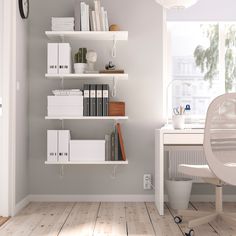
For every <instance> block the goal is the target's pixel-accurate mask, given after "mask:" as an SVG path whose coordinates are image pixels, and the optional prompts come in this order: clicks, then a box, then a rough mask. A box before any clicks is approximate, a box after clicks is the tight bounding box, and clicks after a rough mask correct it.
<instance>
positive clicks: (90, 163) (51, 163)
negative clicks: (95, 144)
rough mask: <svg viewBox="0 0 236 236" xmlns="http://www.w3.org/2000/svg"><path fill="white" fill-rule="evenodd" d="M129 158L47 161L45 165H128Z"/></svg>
mask: <svg viewBox="0 0 236 236" xmlns="http://www.w3.org/2000/svg"><path fill="white" fill-rule="evenodd" d="M128 164H129V162H128V160H126V161H103V162H101V161H100V162H99V161H93V162H92V161H91V162H72V161H71V162H49V161H45V165H128Z"/></svg>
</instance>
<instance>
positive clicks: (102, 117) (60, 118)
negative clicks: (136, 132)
mask: <svg viewBox="0 0 236 236" xmlns="http://www.w3.org/2000/svg"><path fill="white" fill-rule="evenodd" d="M45 119H46V120H128V119H129V117H128V116H80V117H66V116H65V117H49V116H46V117H45Z"/></svg>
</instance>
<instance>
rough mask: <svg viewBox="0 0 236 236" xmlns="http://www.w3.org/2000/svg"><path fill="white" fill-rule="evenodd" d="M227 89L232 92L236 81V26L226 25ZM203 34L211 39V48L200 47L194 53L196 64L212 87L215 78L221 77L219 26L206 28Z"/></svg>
mask: <svg viewBox="0 0 236 236" xmlns="http://www.w3.org/2000/svg"><path fill="white" fill-rule="evenodd" d="M225 27H226V30H225V32H226V35H225V48H226V51H225V89H226V92H230V91H231V90H232V87H233V82H234V81H236V26H235V25H225ZM202 28H203V32H204V33H205V34H206V36H207V38H208V39H209V43H210V44H209V45H210V46H209V47H208V48H204V47H203V46H202V45H198V46H197V47H196V49H195V51H194V58H195V63H196V66H197V67H198V68H200V69H201V72H202V73H204V80H205V81H209V85H210V87H212V83H213V80H214V78H216V76H217V75H219V69H218V63H219V24H214V25H208V26H204V27H202Z"/></svg>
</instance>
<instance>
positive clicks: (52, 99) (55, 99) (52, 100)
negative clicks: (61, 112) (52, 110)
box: [48, 96, 83, 107]
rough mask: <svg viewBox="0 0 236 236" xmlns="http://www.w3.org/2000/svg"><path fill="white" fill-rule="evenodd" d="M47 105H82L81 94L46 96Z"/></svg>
mask: <svg viewBox="0 0 236 236" xmlns="http://www.w3.org/2000/svg"><path fill="white" fill-rule="evenodd" d="M48 106H80V107H82V106H83V96H48Z"/></svg>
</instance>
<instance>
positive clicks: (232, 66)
mask: <svg viewBox="0 0 236 236" xmlns="http://www.w3.org/2000/svg"><path fill="white" fill-rule="evenodd" d="M224 34H225V88H226V92H236V24H224Z"/></svg>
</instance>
